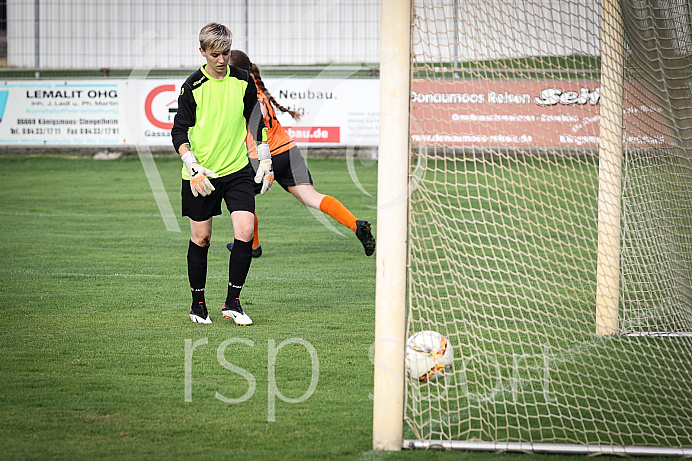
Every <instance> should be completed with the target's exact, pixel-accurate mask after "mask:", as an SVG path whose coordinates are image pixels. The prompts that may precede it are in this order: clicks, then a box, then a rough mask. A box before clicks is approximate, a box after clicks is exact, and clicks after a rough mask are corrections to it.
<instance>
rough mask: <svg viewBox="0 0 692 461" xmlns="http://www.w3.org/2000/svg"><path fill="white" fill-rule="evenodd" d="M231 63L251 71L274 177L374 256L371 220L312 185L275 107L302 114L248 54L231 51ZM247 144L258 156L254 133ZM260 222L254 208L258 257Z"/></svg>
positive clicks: (295, 115)
mask: <svg viewBox="0 0 692 461" xmlns="http://www.w3.org/2000/svg"><path fill="white" fill-rule="evenodd" d="M230 64H231V65H232V66H234V67H238V68H240V69H244V70H246V71H248V72H249V73H250V75H251V76H252V77H253V79H254V81H255V86H256V87H257V99H258V101H259V103H260V106H261V108H262V115H263V116H264V125H265V126H266V127H267V128H268V130H269V132H268V143H269V149H270V151H271V160H272V166H273V169H274V180H275V181H276V182H278V183H279V184H280V185H281V187H283V188H284V189H285V190H287V191H288V192H290V193H291V194H293V196H294V197H295V198H296V199H298V201H299V202H300V203H302V204H304V205H306V206H309V207H311V208H315V209H317V210H320V211H322V212H323V213H326V214H328V215H329V216H331V217H332V218H334V219H335V220H336V221H338V222H339V223H341V224H343V225H344V226H346V227H348V228H349V229H351V230H352V231H353V232H355V234H356V237H358V239H359V240H360V241H361V243H362V244H363V248H364V249H365V254H366V255H367V256H370V255H372V254H373V253H374V252H375V239H374V238H373V236H372V232H371V229H370V223H369V222H368V221H365V220H360V219H357V218H356V217H355V216H354V215H353V213H351V212H350V211H349V210H348V208H346V207H345V206H344V205H343V204H342V203H341V202H340V201H338V200H337V199H335V198H334V197H332V196H330V195H324V194H321V193H319V192H317V191H316V190H315V187H314V186H313V184H312V176H311V175H310V171H308V168H307V165H306V164H305V160H304V159H303V156H302V155H301V153H300V150H299V149H298V147H297V146H296V143H295V141H294V140H293V139H292V138H291V136H290V135H289V134H288V133H286V130H284V129H283V127H282V126H281V124H280V123H279V120H278V119H277V117H276V112H275V111H274V107H276V108H277V109H279V110H280V111H282V112H288V113H289V114H290V115H291V117H293V118H294V119H295V120H298V119H299V118H300V113H298V112H297V111H293V110H288V109H287V108H285V107H284V106H282V105H281V104H279V103H278V102H277V101H276V100H275V99H274V97H273V96H272V95H271V94H270V93H269V91H268V90H267V88H266V87H265V85H264V82H263V81H262V77H261V75H260V71H259V68H258V67H257V65H255V64H253V63H252V62H251V61H250V58H249V57H248V56H247V55H246V54H245V53H243V52H242V51H239V50H232V51H231V57H230ZM246 143H247V145H248V155H250V157H253V156H254V157H256V155H257V154H256V152H255V149H254V145H255V143H254V140H253V138H252V136H248V137H247V138H246ZM253 152H254V155H253ZM253 166H254V163H253ZM257 224H258V222H257V212H256V211H255V232H254V237H253V242H252V256H253V257H255V258H257V257H259V256H261V255H262V246H261V245H260V243H259V235H258V232H257ZM227 246H228V248H229V250H230V249H231V248H232V247H233V242H229V243H228V244H227Z"/></svg>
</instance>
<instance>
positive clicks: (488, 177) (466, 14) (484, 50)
mask: <svg viewBox="0 0 692 461" xmlns="http://www.w3.org/2000/svg"><path fill="white" fill-rule="evenodd" d="M383 14H384V12H383ZM411 26H412V34H411V48H410V49H411V60H410V65H411V76H412V78H411V83H410V91H411V97H410V139H411V144H410V154H409V165H410V166H409V182H408V189H409V203H408V207H409V209H408V245H407V246H408V255H407V268H408V269H407V288H406V290H407V293H406V297H407V302H406V304H407V312H406V327H405V328H406V332H405V335H406V337H408V336H410V335H412V334H413V333H415V332H417V331H421V330H435V331H438V332H440V333H442V334H443V335H445V336H446V337H447V338H448V339H449V342H450V343H451V344H452V346H453V348H454V352H455V360H454V366H453V369H452V371H451V372H449V373H448V374H447V375H446V377H445V379H443V380H439V381H437V382H423V383H421V382H418V381H416V380H413V379H411V378H410V377H404V381H405V384H404V387H405V397H404V400H405V401H404V425H403V441H402V444H403V447H406V448H408V447H410V448H431V447H443V448H464V449H479V450H514V449H516V450H522V451H523V450H528V451H563V452H570V453H585V454H591V453H619V454H623V453H626V454H635V455H636V454H674V455H680V454H683V455H690V454H692V336H691V334H690V332H692V283H691V279H692V90H691V88H692V7H690V4H689V2H688V1H687V0H628V1H624V0H622V1H619V2H618V1H617V0H602V1H601V0H587V1H584V0H570V1H567V0H565V1H554V0H523V1H513V0H434V1H432V0H426V1H422V0H416V1H414V2H413V6H412V14H411ZM386 83H387V82H384V81H383V82H382V85H385V84H386ZM380 181H383V178H382V177H380ZM380 240H381V239H380ZM378 243H379V242H378ZM378 251H379V250H378Z"/></svg>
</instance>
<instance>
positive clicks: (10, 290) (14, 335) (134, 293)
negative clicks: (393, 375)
mask: <svg viewBox="0 0 692 461" xmlns="http://www.w3.org/2000/svg"><path fill="white" fill-rule="evenodd" d="M156 166H157V169H158V174H160V177H161V178H162V180H163V184H164V188H165V193H166V195H167V197H168V199H169V200H170V203H171V205H172V208H173V210H174V212H175V214H176V220H177V223H178V224H179V227H180V229H181V231H180V232H175V231H170V230H167V229H166V226H165V225H164V220H163V219H162V215H161V213H160V212H159V208H158V206H157V203H156V201H155V199H154V196H153V194H152V189H151V188H150V186H149V183H148V181H147V177H146V175H145V173H144V170H143V168H142V164H141V163H140V161H139V159H138V158H137V157H126V158H122V159H119V160H114V161H94V160H91V159H85V158H65V157H30V158H27V157H3V158H0V191H1V193H2V201H1V202H0V229H1V232H2V236H3V238H2V240H1V241H0V254H1V255H2V263H1V264H0V274H1V279H0V280H2V282H1V283H0V295H1V298H0V299H1V301H0V306H1V309H2V317H1V318H2V320H0V322H1V325H2V326H1V327H0V344H2V348H0V421H2V423H3V430H2V435H0V447H2V448H1V454H0V458H2V459H69V460H76V459H166V460H174V459H248V460H250V459H258V460H265V459H266V460H272V459H276V460H284V459H286V460H290V459H330V460H331V459H335V460H339V459H343V460H346V459H366V460H379V459H387V460H395V459H426V460H431V459H452V458H453V459H479V458H480V459H500V458H501V459H503V460H509V459H526V458H527V456H529V457H531V459H533V458H541V456H534V455H521V454H510V455H502V454H478V453H458V452H457V453H441V452H410V451H406V452H400V453H383V452H373V451H372V450H371V447H372V401H371V399H370V394H371V393H372V375H373V373H372V369H373V366H372V364H371V361H370V359H369V349H370V346H371V344H372V342H373V335H374V304H375V302H374V299H375V258H374V257H370V258H368V257H365V256H364V254H363V249H362V246H361V245H360V243H359V242H358V240H357V239H356V238H355V236H354V235H353V234H351V233H350V232H348V231H346V230H345V229H343V227H341V226H340V225H338V224H337V223H334V222H333V221H328V223H331V224H332V225H333V227H334V228H335V229H336V230H337V231H339V232H340V233H341V234H342V235H339V234H338V233H336V232H334V231H332V230H330V229H329V226H328V225H327V226H325V225H323V223H322V222H320V221H319V220H318V218H316V217H315V216H313V214H311V213H310V211H309V210H307V209H306V208H305V207H303V206H302V205H300V204H299V203H298V202H297V201H296V200H295V199H294V198H293V197H292V196H291V195H289V194H287V193H285V192H284V191H283V190H281V188H280V187H278V185H277V186H275V187H274V188H273V189H272V190H271V191H270V192H269V193H268V194H267V195H266V196H263V197H259V198H258V200H257V206H258V212H259V216H260V235H261V240H262V246H263V249H264V254H263V256H262V257H261V258H259V259H255V260H254V261H253V263H252V267H251V270H250V274H249V278H248V280H247V283H246V286H245V289H244V291H243V302H244V303H243V305H244V307H245V308H246V310H247V312H248V313H249V314H250V315H251V316H252V318H253V320H254V321H255V325H253V326H252V327H247V328H241V327H236V326H235V325H232V324H230V323H229V322H228V321H223V319H222V318H221V314H220V312H219V310H220V308H221V304H222V303H223V301H224V298H225V293H226V281H227V270H228V267H227V266H228V251H227V250H226V248H225V243H226V242H227V241H228V240H229V238H230V236H231V232H232V230H231V223H230V218H229V217H228V214H227V213H226V214H224V215H223V216H222V217H218V218H216V220H215V226H214V234H213V236H212V240H213V241H212V246H211V249H210V252H209V272H208V278H207V301H208V304H209V307H210V311H211V315H212V319H213V321H214V323H213V324H212V325H198V324H193V323H191V322H190V320H189V317H188V315H187V309H188V307H189V304H190V294H189V287H188V283H187V276H186V262H185V255H186V249H187V242H188V239H189V226H188V222H187V219H186V218H182V217H179V216H178V214H179V208H180V199H179V194H180V168H181V164H180V161H179V160H177V159H175V158H157V159H156ZM309 167H310V169H311V171H312V173H313V177H314V179H315V186H316V188H317V190H319V191H321V192H323V193H327V194H331V195H333V196H335V197H337V198H338V199H339V200H341V201H342V202H343V203H344V204H345V205H346V206H348V207H349V208H350V209H351V210H352V211H353V212H354V214H356V215H357V216H358V217H359V218H361V219H368V220H370V221H372V222H373V223H375V222H376V212H375V208H374V207H375V205H376V199H375V193H376V173H377V165H376V163H373V162H363V161H359V160H356V161H355V162H354V164H353V168H350V169H349V165H348V164H347V162H346V161H345V160H334V159H315V160H310V161H309ZM349 171H350V172H349ZM357 184H360V186H361V187H358V186H357ZM374 227H376V224H375V226H374ZM193 348H194V350H193ZM311 390H312V392H311ZM542 458H545V459H550V460H556V459H568V458H569V459H583V458H582V457H568V456H549V457H548V456H543V457H542Z"/></svg>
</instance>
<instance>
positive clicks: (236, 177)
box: [181, 163, 255, 221]
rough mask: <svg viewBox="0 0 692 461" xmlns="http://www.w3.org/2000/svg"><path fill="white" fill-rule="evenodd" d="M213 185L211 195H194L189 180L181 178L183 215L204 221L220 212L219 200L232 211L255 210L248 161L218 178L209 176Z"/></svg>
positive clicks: (252, 211) (252, 180) (252, 174)
mask: <svg viewBox="0 0 692 461" xmlns="http://www.w3.org/2000/svg"><path fill="white" fill-rule="evenodd" d="M209 180H210V181H211V184H212V185H213V186H214V189H215V190H214V191H213V192H212V193H211V195H207V196H206V197H202V196H201V195H198V196H197V197H195V196H194V195H193V194H192V190H191V189H190V181H189V180H186V179H183V185H182V189H181V199H182V210H183V216H187V217H189V218H190V219H192V220H193V221H206V220H207V219H209V218H211V217H213V216H218V215H220V214H221V201H222V200H224V201H225V202H226V208H228V211H229V212H231V213H233V212H234V211H249V212H250V213H254V212H255V192H254V187H255V181H254V173H253V171H252V167H251V166H250V164H249V163H248V164H247V165H246V166H245V167H244V168H243V169H241V170H238V171H236V172H235V173H231V174H229V175H226V176H222V177H220V178H209Z"/></svg>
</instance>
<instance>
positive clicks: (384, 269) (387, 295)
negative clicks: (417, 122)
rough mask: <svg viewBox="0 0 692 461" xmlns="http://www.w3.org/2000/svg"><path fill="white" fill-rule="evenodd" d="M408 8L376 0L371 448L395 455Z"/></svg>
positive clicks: (400, 376) (399, 433)
mask: <svg viewBox="0 0 692 461" xmlns="http://www.w3.org/2000/svg"><path fill="white" fill-rule="evenodd" d="M410 30H411V4H410V1H409V0H382V27H381V34H380V35H381V37H382V38H381V45H380V50H381V51H380V82H381V84H380V145H379V151H378V177H379V178H386V180H385V181H378V187H377V254H376V260H377V261H376V266H377V268H376V296H375V343H374V346H375V359H374V364H375V376H374V394H373V448H374V449H376V450H390V451H391V450H401V447H402V440H403V424H404V423H403V421H404V419H403V417H404V340H405V326H406V321H405V314H406V239H407V224H406V218H407V206H408V160H409V139H410V138H409V129H408V126H409V93H410V80H411V79H410V42H411V35H410Z"/></svg>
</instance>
